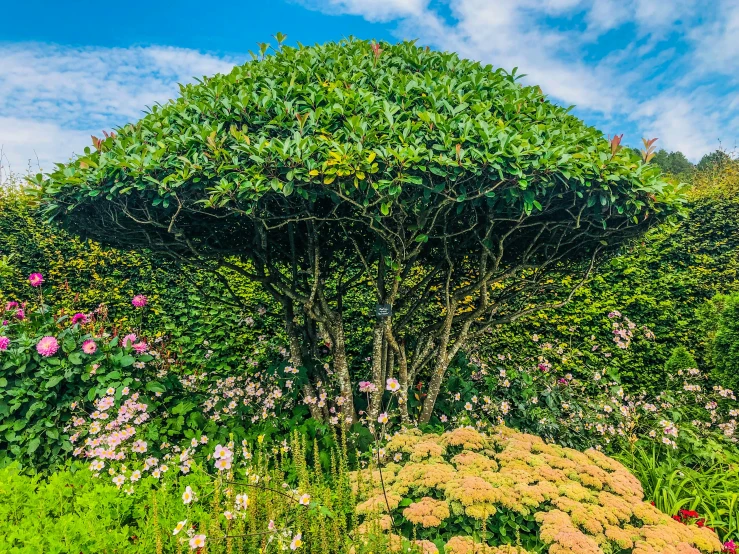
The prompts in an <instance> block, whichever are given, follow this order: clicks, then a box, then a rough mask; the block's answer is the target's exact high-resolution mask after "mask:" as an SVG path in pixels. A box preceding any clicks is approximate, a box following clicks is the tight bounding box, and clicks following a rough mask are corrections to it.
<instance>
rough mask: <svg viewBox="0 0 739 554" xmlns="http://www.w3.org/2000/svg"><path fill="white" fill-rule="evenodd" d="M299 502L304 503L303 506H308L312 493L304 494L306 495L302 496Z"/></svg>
mask: <svg viewBox="0 0 739 554" xmlns="http://www.w3.org/2000/svg"><path fill="white" fill-rule="evenodd" d="M299 502H300V504H302V505H303V506H307V505H308V504H310V494H304V495H302V496H301V497H300V500H299Z"/></svg>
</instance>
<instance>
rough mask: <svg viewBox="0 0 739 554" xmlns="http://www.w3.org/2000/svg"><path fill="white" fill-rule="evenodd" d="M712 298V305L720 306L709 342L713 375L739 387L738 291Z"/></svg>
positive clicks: (728, 384)
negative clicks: (738, 364)
mask: <svg viewBox="0 0 739 554" xmlns="http://www.w3.org/2000/svg"><path fill="white" fill-rule="evenodd" d="M712 300H713V302H712V304H713V305H714V306H721V309H720V311H719V312H718V313H717V314H716V315H717V316H718V317H717V318H716V323H715V330H714V336H713V340H712V341H711V343H710V356H711V361H712V362H713V371H714V375H715V377H716V380H717V381H718V382H720V383H722V384H723V385H724V386H726V387H728V388H731V389H739V372H738V371H737V361H738V360H739V293H733V294H730V295H719V296H718V297H714V298H713V299H712Z"/></svg>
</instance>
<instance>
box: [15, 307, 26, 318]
mask: <svg viewBox="0 0 739 554" xmlns="http://www.w3.org/2000/svg"><path fill="white" fill-rule="evenodd" d="M15 317H16V318H18V319H21V320H23V319H26V312H24V311H23V310H20V309H19V310H18V311H17V312H15Z"/></svg>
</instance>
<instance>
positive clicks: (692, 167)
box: [633, 148, 731, 175]
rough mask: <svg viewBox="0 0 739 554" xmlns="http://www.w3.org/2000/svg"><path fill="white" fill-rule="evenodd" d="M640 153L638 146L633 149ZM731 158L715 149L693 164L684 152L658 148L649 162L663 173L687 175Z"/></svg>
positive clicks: (715, 165)
mask: <svg viewBox="0 0 739 554" xmlns="http://www.w3.org/2000/svg"><path fill="white" fill-rule="evenodd" d="M633 150H634V151H635V152H636V153H637V154H640V151H639V149H638V148H634V149H633ZM730 159H731V155H730V154H728V153H727V152H726V151H724V150H721V149H719V150H715V151H714V152H711V153H709V154H705V155H704V156H703V157H702V158H701V159H700V161H699V162H698V163H697V164H693V163H692V162H691V161H690V160H688V158H686V157H685V154H683V153H682V152H680V151H679V150H677V151H675V152H668V151H667V150H664V149H662V150H658V151H657V152H655V154H654V157H653V158H652V159H651V163H653V164H656V165H658V166H659V167H660V168H662V171H664V172H665V173H670V174H672V175H689V174H691V173H692V172H694V171H696V170H697V171H706V170H710V169H711V168H716V167H719V166H721V165H722V164H723V163H725V162H727V161H728V160H730Z"/></svg>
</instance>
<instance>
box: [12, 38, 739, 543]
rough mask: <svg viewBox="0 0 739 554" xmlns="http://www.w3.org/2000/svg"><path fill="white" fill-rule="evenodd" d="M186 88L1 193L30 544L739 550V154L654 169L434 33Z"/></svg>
mask: <svg viewBox="0 0 739 554" xmlns="http://www.w3.org/2000/svg"><path fill="white" fill-rule="evenodd" d="M278 41H281V39H278ZM181 92H182V94H181V97H180V98H178V99H177V100H175V101H172V102H169V103H167V104H165V105H158V106H155V107H154V108H152V109H151V111H150V113H148V114H147V115H146V116H145V117H144V118H143V119H142V120H141V121H139V122H137V123H135V124H130V125H126V126H124V127H123V128H121V129H119V130H118V131H117V133H115V134H112V135H107V134H106V137H105V138H104V139H102V140H100V139H95V138H93V142H94V148H92V149H91V148H88V149H87V150H86V151H85V153H84V155H83V156H80V157H79V158H77V159H76V160H74V161H72V162H71V163H69V164H66V165H64V166H59V167H58V168H57V170H55V171H54V172H53V173H52V174H50V175H48V176H45V177H38V178H37V179H36V183H35V186H32V187H31V188H29V189H28V190H27V192H19V191H16V190H8V191H2V192H0V237H1V239H0V240H1V241H0V467H2V468H4V469H0V529H2V530H0V549H2V550H3V551H6V550H7V551H9V552H18V553H21V552H23V553H25V552H28V553H30V552H37V551H50V552H55V551H58V552H67V551H69V552H75V553H76V552H78V551H79V552H85V553H86V552H90V553H92V552H111V553H112V552H132V553H133V552H154V551H156V552H158V553H163V552H173V553H174V552H177V553H178V554H179V553H181V552H183V551H186V550H196V551H198V552H204V551H206V550H207V551H208V552H212V553H215V552H223V553H228V554H230V553H231V552H234V551H244V552H260V553H264V552H272V551H275V552H276V551H281V550H288V549H290V550H296V549H299V548H300V549H301V550H304V551H308V552H326V553H329V552H330V553H342V554H344V553H347V554H348V553H350V552H351V553H352V554H360V553H362V552H367V553H369V552H373V553H374V552H386V551H391V550H397V549H403V550H404V551H412V552H414V553H415V552H417V551H418V552H419V553H420V552H423V554H433V553H435V552H437V549H439V550H441V551H445V552H446V553H447V554H470V553H472V552H478V551H479V552H481V553H483V550H484V554H512V553H513V552H516V553H518V554H520V553H521V552H523V550H522V548H523V547H526V548H528V549H531V550H533V551H536V552H539V551H543V550H545V549H549V548H551V551H552V552H554V551H557V552H561V553H564V552H577V553H578V554H581V553H582V552H602V551H605V552H609V553H615V552H630V551H631V550H632V549H633V551H634V552H640V553H641V552H644V553H647V552H649V553H652V552H662V551H668V550H669V551H670V552H678V551H679V552H691V553H696V552H697V550H694V549H692V548H691V547H690V546H689V545H690V544H694V545H696V546H697V547H698V549H699V550H701V551H704V552H705V551H718V550H720V549H721V546H720V545H719V542H718V539H719V538H720V539H721V540H722V541H723V540H728V539H733V538H736V537H737V533H738V525H737V521H739V490H738V489H737V487H736V483H735V481H736V477H737V476H736V472H737V464H738V463H739V454H737V447H736V444H737V440H739V433H737V418H738V417H739V408H737V400H736V396H735V393H734V392H733V390H730V389H734V388H739V377H737V376H736V370H735V367H736V362H737V360H739V323H738V322H739V275H737V272H738V271H739V225H737V223H736V222H737V221H739V164H737V162H736V161H734V160H732V159H731V157H730V156H728V155H727V154H725V153H723V152H721V151H717V152H715V153H713V154H711V155H708V156H706V157H704V159H703V160H701V162H700V163H699V164H698V165H697V167H694V166H693V165H692V164H690V162H688V161H687V160H686V159H685V157H684V156H683V155H682V154H681V153H679V152H671V153H668V152H665V151H664V150H662V151H659V152H657V153H656V154H654V155H653V157H652V152H653V145H654V141H655V140H656V139H652V140H649V141H646V140H645V141H644V145H645V149H646V150H645V152H643V153H642V155H641V159H640V157H639V155H638V154H636V153H635V152H632V151H631V150H630V149H626V148H621V147H620V141H621V137H615V138H614V139H613V140H610V141H606V140H605V139H604V137H603V136H602V134H601V133H599V132H598V131H597V130H595V129H593V128H591V127H588V126H586V125H584V124H583V123H582V122H581V121H579V120H578V119H576V118H574V117H573V116H572V115H570V114H569V111H568V110H566V109H563V108H561V107H559V106H556V105H553V104H551V103H549V102H548V101H547V99H546V98H545V97H544V96H543V95H542V93H541V91H540V90H539V89H538V88H537V87H524V86H521V84H520V83H519V82H518V80H517V78H516V76H515V75H513V74H507V73H505V72H504V71H502V70H493V69H492V68H491V67H489V66H482V65H480V64H477V63H473V62H470V61H467V60H461V59H459V58H458V57H457V56H456V55H453V54H446V53H439V52H431V51H428V50H423V49H419V48H417V47H416V46H415V45H413V44H411V43H403V44H399V45H389V44H376V43H369V42H363V41H354V40H349V41H343V42H341V43H338V44H327V45H323V46H315V47H309V48H305V47H302V46H301V47H300V48H283V47H281V45H278V49H277V50H276V51H275V55H273V56H265V55H264V52H262V56H261V58H260V59H257V60H255V61H253V62H252V63H249V64H246V65H244V66H241V67H237V68H234V70H233V71H232V72H231V73H230V74H228V75H218V76H215V77H213V78H210V79H205V80H204V81H203V82H202V83H199V84H197V85H189V86H186V87H182V91H181ZM642 159H643V160H644V161H643V162H642ZM650 160H651V161H650ZM664 174H667V177H663V175H664ZM678 180H689V182H690V186H689V187H683V186H682V185H678V184H677V182H678ZM39 198H40V199H41V204H38V199H39ZM686 199H687V205H686V206H685V207H686V209H684V210H683V208H682V206H681V205H682V203H683V202H684V201H685V200H686ZM39 207H40V208H41V211H39ZM41 214H43V216H42V215H41ZM673 214H677V215H681V216H684V217H681V218H672V217H668V216H672V215H673ZM49 216H50V217H51V218H52V219H54V220H55V221H56V222H59V223H62V224H63V226H64V227H66V228H67V229H68V230H71V231H72V232H73V234H68V233H67V231H64V230H61V229H60V228H57V227H53V226H49V225H48V222H46V221H44V220H42V217H43V218H45V217H49ZM663 220H667V221H663ZM656 223H661V225H656V226H655V225H654V224H656ZM648 227H653V228H652V229H651V230H648V232H646V234H644V235H642V236H640V238H638V239H637V240H629V241H627V242H625V243H624V242H623V240H624V239H628V238H630V237H633V236H634V235H638V234H639V233H641V232H642V231H647V228H648ZM80 237H81V238H80ZM90 239H97V240H100V241H102V242H105V243H108V244H111V243H112V244H113V245H115V247H113V248H111V247H108V246H102V245H101V244H99V243H98V242H94V240H90ZM116 247H123V249H122V250H117V249H116ZM595 262H599V264H597V266H596V267H595V268H594V271H593V274H592V279H591V280H589V281H587V282H585V281H580V277H581V276H582V275H583V273H585V274H588V273H590V272H591V270H593V266H591V264H594V263H595ZM40 273H43V279H42V278H41V275H40ZM29 274H31V275H30V277H29ZM570 294H571V295H572V297H571V300H572V301H571V302H570V303H569V304H567V303H565V300H567V299H569V295H570ZM134 295H145V296H146V298H144V297H143V296H137V297H135V298H133V300H132V297H134ZM375 303H377V304H388V305H389V307H390V309H391V312H392V313H391V315H390V316H388V317H375V314H374V313H373V312H372V310H371V309H370V308H371V307H372V305H373V304H375ZM131 333H135V336H133V335H131ZM126 335H128V336H127V337H126ZM124 337H126V338H124ZM310 416H313V417H312V418H311V417H310ZM414 422H415V423H420V427H421V429H422V430H421V431H419V430H411V431H408V429H407V427H409V424H412V423H414ZM340 423H351V425H348V424H347V425H341V424H340ZM401 423H402V424H403V426H404V427H406V430H405V431H404V432H403V433H400V434H396V435H391V433H392V432H393V431H395V430H398V429H399V424H401ZM429 423H430V424H429ZM427 424H428V425H427ZM502 424H505V425H508V426H509V427H514V428H515V429H517V430H518V431H524V432H527V433H533V434H535V435H537V437H540V438H537V437H533V436H531V435H523V434H521V433H519V432H514V431H512V430H510V429H508V428H506V427H505V426H504V425H502ZM473 427H474V428H477V429H478V430H485V431H487V432H488V433H489V435H487V436H486V437H485V436H483V435H481V434H479V433H478V431H475V430H473ZM292 431H294V433H291V432H292ZM432 432H433V433H432ZM440 432H442V433H443V434H439V433H440ZM542 439H543V441H542ZM545 443H546V444H545ZM555 443H556V444H555ZM563 447H569V448H575V449H578V450H581V451H582V450H585V449H586V448H589V447H594V448H595V449H597V450H600V452H597V451H596V450H590V451H588V452H586V453H583V452H577V451H575V450H570V449H567V448H563ZM605 454H616V455H617V456H618V457H619V459H620V460H621V461H622V462H623V463H624V464H625V465H626V466H627V467H629V468H631V469H633V471H634V474H635V475H636V476H637V477H638V478H639V480H641V482H642V484H643V485H644V490H645V492H646V496H647V499H651V500H653V501H654V503H655V508H652V507H650V506H649V505H648V504H643V503H642V502H641V498H642V494H641V488H640V487H639V484H638V482H637V481H636V480H635V479H634V477H633V476H631V475H629V474H628V472H626V471H625V470H624V468H623V467H621V466H620V465H619V464H616V463H614V462H613V460H610V459H609V458H607V457H606V456H605ZM13 462H19V464H18V465H15V464H13ZM9 464H11V465H9ZM65 465H66V468H67V470H62V469H61V468H62V467H63V466H65ZM350 466H351V469H357V470H358V471H356V472H350V471H349V470H350ZM19 468H22V472H23V474H21V473H20V471H21V469H19ZM379 468H382V472H381V473H378V471H377V470H378V469H379ZM364 470H366V471H364ZM36 471H42V472H45V475H46V476H45V477H42V476H41V475H37V474H35V473H34V472H36ZM52 471H56V473H52ZM90 472H92V474H91V473H90ZM91 477H92V478H91ZM111 480H112V482H113V483H114V485H116V486H117V489H118V490H116V489H115V488H113V486H111V485H110V484H109V483H110V482H111ZM190 486H191V487H193V489H195V491H197V494H195V492H194V491H192V490H191V489H189V488H187V489H185V487H190ZM239 491H240V492H242V493H244V494H245V493H246V492H248V493H249V496H250V498H251V500H250V501H249V502H247V501H246V500H245V499H244V497H243V496H235V495H236V494H237V492H239ZM614 495H615V496H614ZM619 495H620V496H621V497H622V498H620V499H617V498H616V497H617V496H619ZM624 500H625V501H626V502H625V504H624V502H623V501H624ZM24 502H25V504H24ZM358 502H359V505H358V506H357V503H358ZM642 504H643V505H642ZM658 510H661V511H662V512H664V513H660V512H659V511H658ZM383 512H387V514H392V515H393V518H392V519H390V518H388V517H387V515H385V516H383V515H382V513H383ZM624 514H625V515H624ZM665 514H667V515H665ZM668 516H674V518H675V519H677V520H678V521H679V522H680V523H684V524H685V525H687V526H688V527H685V526H683V525H680V523H675V522H674V521H672V520H671V519H670V518H669V517H668ZM614 518H615V519H614ZM362 520H363V521H362ZM178 522H179V523H178ZM360 523H361V525H360ZM632 525H635V527H634V526H632ZM704 526H708V527H710V528H712V529H715V531H716V533H717V534H718V536H717V535H716V534H715V533H714V532H713V530H710V531H709V530H707V529H697V527H704ZM180 531H182V534H179V533H180ZM206 537H207V547H206V546H203V542H202V541H206ZM416 539H422V540H418V541H417V540H416ZM479 542H485V543H488V544H489V545H491V546H489V547H486V549H483V550H479V549H477V547H476V546H475V543H479ZM500 545H504V546H501V547H500V548H499V546H500ZM727 545H728V546H726V547H725V552H732V553H733V552H734V551H735V550H734V545H733V543H727ZM673 547H674V548H675V549H676V550H670V548H673ZM409 548H410V549H411V550H408V549H409ZM235 549H236V550H235Z"/></svg>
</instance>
